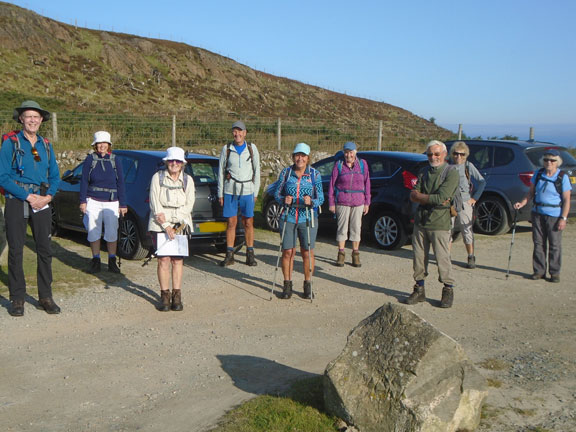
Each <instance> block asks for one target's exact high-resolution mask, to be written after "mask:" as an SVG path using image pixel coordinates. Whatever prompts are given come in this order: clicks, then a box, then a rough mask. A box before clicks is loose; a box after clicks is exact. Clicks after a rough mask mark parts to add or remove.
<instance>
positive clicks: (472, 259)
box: [466, 255, 476, 269]
mask: <svg viewBox="0 0 576 432" xmlns="http://www.w3.org/2000/svg"><path fill="white" fill-rule="evenodd" d="M466 268H469V269H475V268H476V257H475V256H474V255H468V264H466Z"/></svg>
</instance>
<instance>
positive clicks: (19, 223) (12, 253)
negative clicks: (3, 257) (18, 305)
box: [4, 198, 52, 300]
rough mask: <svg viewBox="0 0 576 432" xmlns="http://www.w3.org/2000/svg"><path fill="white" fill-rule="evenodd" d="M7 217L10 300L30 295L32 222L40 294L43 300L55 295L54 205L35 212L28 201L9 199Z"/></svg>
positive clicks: (6, 209)
mask: <svg viewBox="0 0 576 432" xmlns="http://www.w3.org/2000/svg"><path fill="white" fill-rule="evenodd" d="M24 206H27V207H28V213H29V217H28V218H25V217H24ZM4 218H5V219H6V238H7V240H8V289H9V290H10V300H25V297H26V280H25V279H24V269H23V259H24V243H25V241H26V228H27V225H28V223H30V226H31V227H32V234H33V236H34V242H35V243H36V263H37V268H36V275H37V280H38V297H39V298H40V299H43V298H48V297H52V233H51V231H52V211H51V209H50V207H48V208H47V209H46V210H42V211H39V212H37V213H34V212H33V211H32V208H30V204H28V202H25V201H21V200H19V199H17V198H10V199H6V207H5V211H4Z"/></svg>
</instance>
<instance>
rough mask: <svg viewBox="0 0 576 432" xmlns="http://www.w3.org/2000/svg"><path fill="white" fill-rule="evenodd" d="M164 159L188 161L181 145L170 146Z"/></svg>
mask: <svg viewBox="0 0 576 432" xmlns="http://www.w3.org/2000/svg"><path fill="white" fill-rule="evenodd" d="M162 160H163V161H169V160H178V161H180V162H184V163H186V157H185V153H184V150H183V149H181V148H180V147H168V150H167V151H166V156H165V157H164V158H163V159H162Z"/></svg>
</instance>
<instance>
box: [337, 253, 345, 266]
mask: <svg viewBox="0 0 576 432" xmlns="http://www.w3.org/2000/svg"><path fill="white" fill-rule="evenodd" d="M345 259H346V253H344V251H341V250H339V251H338V257H337V258H336V267H344V260H345Z"/></svg>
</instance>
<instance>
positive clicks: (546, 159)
mask: <svg viewBox="0 0 576 432" xmlns="http://www.w3.org/2000/svg"><path fill="white" fill-rule="evenodd" d="M543 160H544V162H558V159H548V158H544V159H543Z"/></svg>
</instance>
